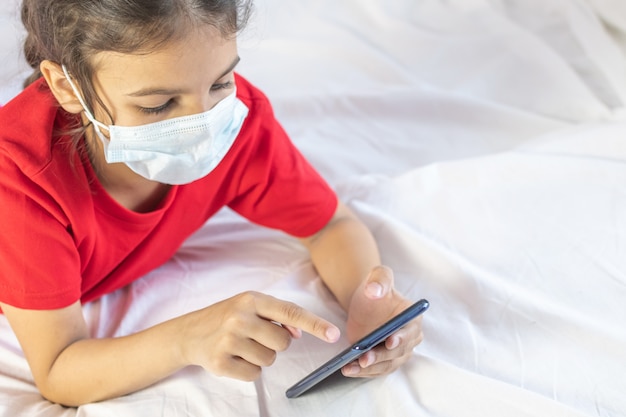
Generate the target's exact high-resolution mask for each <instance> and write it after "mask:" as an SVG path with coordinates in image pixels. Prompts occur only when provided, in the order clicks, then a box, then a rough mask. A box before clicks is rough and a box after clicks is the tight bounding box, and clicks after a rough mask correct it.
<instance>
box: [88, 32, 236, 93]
mask: <svg viewBox="0 0 626 417" xmlns="http://www.w3.org/2000/svg"><path fill="white" fill-rule="evenodd" d="M236 56H237V45H236V39H235V37H234V36H233V37H230V38H225V37H224V36H222V35H221V34H220V32H219V31H218V30H216V29H214V28H212V27H204V28H201V29H197V30H190V31H188V33H186V34H185V35H184V36H181V37H180V38H179V39H176V40H173V41H171V42H168V43H165V44H163V45H162V46H160V47H158V48H156V49H155V50H151V51H140V52H138V53H130V54H127V53H119V52H112V51H104V52H99V53H98V54H96V55H95V56H94V57H93V61H92V64H93V67H94V79H95V80H96V81H97V83H99V84H101V85H102V86H103V87H105V86H107V87H112V88H115V89H119V90H128V89H137V87H138V86H139V85H144V84H155V83H156V84H163V85H165V84H176V83H179V84H185V83H188V84H191V83H194V82H199V81H201V80H206V79H208V78H211V76H212V75H216V76H217V75H219V74H220V73H221V71H223V70H224V68H226V67H228V65H230V63H231V62H232V61H233V59H235V58H236ZM213 81H215V80H213Z"/></svg>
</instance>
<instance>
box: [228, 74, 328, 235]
mask: <svg viewBox="0 0 626 417" xmlns="http://www.w3.org/2000/svg"><path fill="white" fill-rule="evenodd" d="M237 88H238V95H239V97H240V99H241V100H242V101H243V102H244V103H245V104H246V105H247V106H248V107H249V109H250V113H249V117H248V118H249V120H246V124H247V125H248V126H247V129H246V132H248V133H247V134H252V135H254V137H251V138H247V139H245V140H246V141H247V142H246V147H245V149H244V150H242V152H241V154H240V155H239V157H240V158H241V159H240V160H239V161H237V165H238V169H240V170H241V172H240V173H239V174H238V175H237V177H238V178H239V183H238V190H237V193H236V194H237V197H236V198H235V199H234V200H232V201H231V202H230V203H229V206H230V207H231V208H232V209H233V210H235V211H237V212H238V213H239V214H241V215H242V216H244V217H246V218H247V219H249V220H250V221H252V222H255V223H257V224H261V225H263V226H267V227H270V228H273V229H279V230H283V231H284V232H286V233H289V234H291V235H293V236H297V237H307V236H311V235H313V234H315V233H316V232H318V231H319V230H321V229H322V228H323V227H324V226H325V225H326V224H327V223H328V222H329V221H330V219H331V217H332V216H333V214H334V213H335V210H336V208H337V204H338V200H337V197H336V195H335V193H334V191H333V190H332V189H331V187H330V186H329V185H328V184H327V183H326V181H324V179H323V178H322V177H321V176H320V175H319V174H318V173H317V171H316V170H315V169H314V168H313V167H312V166H311V164H310V163H309V162H308V161H307V160H306V159H305V158H304V156H303V155H302V154H301V153H300V152H299V151H298V149H296V147H295V146H294V145H293V144H292V142H291V140H290V139H289V137H288V136H287V133H286V132H285V130H284V129H283V128H282V126H281V125H280V124H279V123H278V121H277V120H276V118H275V117H274V112H273V110H272V107H271V105H270V103H269V101H268V100H267V98H266V97H265V96H264V95H263V94H262V93H261V92H260V91H258V90H256V89H255V88H254V87H252V86H250V85H249V84H247V83H246V82H245V80H243V79H242V78H241V77H238V80H237ZM240 139H244V138H240Z"/></svg>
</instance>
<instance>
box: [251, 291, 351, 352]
mask: <svg viewBox="0 0 626 417" xmlns="http://www.w3.org/2000/svg"><path fill="white" fill-rule="evenodd" d="M256 308H257V314H258V315H259V316H260V317H262V318H264V319H266V320H271V321H275V322H277V323H280V324H283V325H286V326H291V327H295V328H297V329H301V330H302V331H305V332H307V333H309V334H311V335H313V336H315V337H317V338H318V339H321V340H324V341H326V342H330V343H334V342H336V341H337V340H339V336H340V335H341V332H340V331H339V329H338V328H337V327H336V326H335V325H333V324H332V323H330V322H328V321H326V320H324V319H323V318H321V317H319V316H317V315H315V314H313V313H311V312H310V311H308V310H305V309H304V308H302V307H300V306H298V305H297V304H294V303H292V302H289V301H283V300H279V299H278V298H274V297H272V296H269V295H266V296H265V297H259V298H257V299H256Z"/></svg>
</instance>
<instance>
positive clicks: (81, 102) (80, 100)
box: [61, 65, 109, 130]
mask: <svg viewBox="0 0 626 417" xmlns="http://www.w3.org/2000/svg"><path fill="white" fill-rule="evenodd" d="M61 68H62V69H63V74H65V78H66V79H67V82H68V83H70V87H72V91H73V92H74V95H75V96H76V98H77V99H78V101H79V102H80V105H81V106H83V110H84V111H85V116H87V119H89V121H90V122H91V123H93V124H94V125H96V126H98V127H101V128H103V129H106V130H109V128H108V127H107V125H105V124H103V123H100V122H99V121H97V120H96V118H95V117H94V116H93V114H91V112H90V111H89V109H88V108H87V105H86V104H85V101H84V100H83V97H82V96H81V95H80V93H79V92H78V88H76V85H75V84H74V82H73V81H72V77H70V74H69V73H68V72H67V68H66V67H65V65H61Z"/></svg>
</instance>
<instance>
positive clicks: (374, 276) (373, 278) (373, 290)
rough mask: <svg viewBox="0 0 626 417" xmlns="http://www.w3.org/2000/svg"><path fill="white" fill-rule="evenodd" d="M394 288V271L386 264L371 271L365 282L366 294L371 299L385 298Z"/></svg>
mask: <svg viewBox="0 0 626 417" xmlns="http://www.w3.org/2000/svg"><path fill="white" fill-rule="evenodd" d="M392 288H393V271H392V270H391V269H390V268H388V267H386V266H384V265H381V266H377V267H375V268H374V269H372V271H371V272H370V274H369V276H368V277H367V280H366V282H365V296H366V297H367V298H369V299H370V300H377V299H380V298H385V296H387V295H388V294H389V293H390V292H391V289H392Z"/></svg>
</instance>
